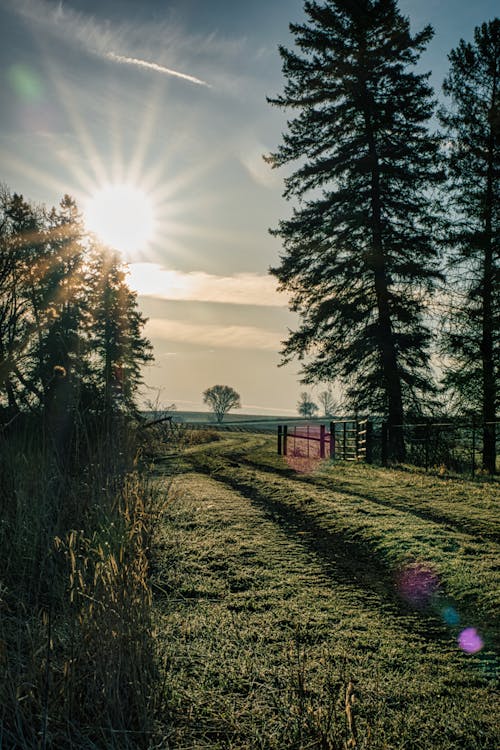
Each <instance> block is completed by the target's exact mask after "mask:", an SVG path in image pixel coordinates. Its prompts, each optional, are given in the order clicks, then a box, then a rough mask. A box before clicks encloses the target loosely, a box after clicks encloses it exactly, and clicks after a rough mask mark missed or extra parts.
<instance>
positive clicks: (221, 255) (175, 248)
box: [0, 0, 499, 415]
mask: <svg viewBox="0 0 500 750" xmlns="http://www.w3.org/2000/svg"><path fill="white" fill-rule="evenodd" d="M399 6H400V8H401V10H402V12H403V13H404V14H405V15H407V16H409V17H410V20H411V24H412V29H413V30H414V31H416V30H418V29H420V28H421V27H422V26H424V25H426V24H428V23H430V24H431V25H432V26H433V27H434V29H435V36H434V39H433V40H432V42H431V43H430V45H429V47H428V49H427V51H426V52H425V53H424V55H423V57H422V59H421V62H420V67H421V69H422V70H426V71H427V70H432V77H431V81H432V83H433V85H434V86H435V87H436V93H437V94H438V95H440V88H441V84H442V80H443V78H444V77H445V75H446V72H447V67H448V62H447V54H448V52H449V51H450V50H451V49H452V48H453V47H455V46H456V45H457V43H458V42H459V40H460V39H461V38H464V39H466V40H469V39H471V38H472V35H473V30H474V27H475V26H477V25H479V24H481V23H483V22H484V21H487V20H490V19H492V18H493V17H494V16H495V15H498V11H499V7H498V0H475V2H474V3H471V2H470V0H440V1H439V2H438V1H437V0H400V3H399ZM303 19H304V11H303V3H302V0H252V2H248V1H247V2H241V1H238V0H142V1H141V2H137V1H136V0H99V1H96V0H62V1H59V0H0V70H1V72H0V97H1V102H2V104H1V106H0V182H2V183H5V184H7V185H8V187H9V188H10V189H11V190H12V191H15V192H17V193H21V194H23V195H24V197H25V198H26V199H28V200H30V201H33V202H35V203H43V204H46V205H48V206H51V205H57V203H58V202H59V200H60V199H61V197H62V196H63V194H65V193H69V194H70V195H72V196H74V197H75V198H76V200H77V201H78V203H79V205H80V206H81V207H82V209H83V210H84V211H85V212H86V213H85V215H86V216H87V217H91V215H92V207H94V208H95V206H96V204H97V205H104V197H106V200H108V198H109V200H110V201H111V203H108V204H106V208H107V214H108V216H109V215H110V214H111V215H113V212H114V214H115V217H116V218H115V223H119V224H120V226H121V231H122V233H121V236H120V234H118V235H114V236H113V235H111V237H110V238H106V239H107V241H109V242H111V243H115V244H116V245H117V246H118V245H122V246H121V247H119V248H118V249H120V250H122V252H123V255H124V260H125V261H126V262H127V263H128V264H129V269H130V277H129V283H130V285H131V286H132V287H133V288H134V289H135V290H136V291H137V293H138V302H139V307H140V309H141V311H142V312H143V314H144V315H145V316H146V317H147V318H148V322H147V324H146V328H145V333H146V335H147V336H148V337H149V338H150V340H151V342H152V344H153V346H154V353H155V362H154V364H152V365H151V366H148V367H147V368H146V369H145V371H144V381H145V386H146V387H145V388H144V390H143V396H142V398H143V400H144V402H145V401H147V400H148V401H152V402H158V403H159V405H160V406H166V405H168V404H172V403H175V404H176V406H177V408H178V409H179V410H183V411H184V410H199V409H204V408H206V407H204V405H203V403H202V392H203V391H204V390H205V389H206V388H208V387H209V386H212V385H215V384H216V383H221V384H227V385H230V386H232V387H233V388H235V389H236V390H237V391H238V392H239V393H240V395H241V401H242V407H243V408H242V412H246V413H249V414H282V415H287V414H294V413H296V404H297V400H298V397H299V394H300V393H301V392H302V391H304V390H309V391H311V392H312V393H313V395H314V393H315V392H316V393H317V392H318V391H320V390H323V389H324V387H325V385H319V386H318V387H317V388H315V389H311V388H310V387H308V388H307V389H306V388H305V387H304V386H303V385H301V384H300V382H299V370H300V365H299V363H291V364H289V365H287V366H285V367H278V364H279V362H280V355H279V351H280V342H281V341H282V340H284V339H285V338H286V336H287V330H288V328H293V327H294V326H295V322H296V318H295V316H294V315H293V314H292V313H291V312H289V311H288V308H287V298H286V295H283V294H278V292H277V291H276V284H275V279H274V277H272V276H270V275H269V273H268V269H269V267H272V266H273V265H275V264H276V263H277V262H278V260H279V255H280V242H279V239H278V238H276V237H273V236H271V235H270V234H269V231H268V230H269V228H272V227H276V225H277V223H278V222H279V220H280V219H281V218H284V217H286V216H288V215H289V214H290V211H291V206H290V205H289V204H287V203H286V201H285V200H284V199H283V198H282V192H283V176H284V175H283V172H282V171H280V170H271V169H270V167H269V166H268V165H267V164H266V163H265V162H264V160H263V159H262V155H263V154H267V153H270V152H271V151H273V150H275V149H276V147H277V146H278V144H279V142H280V140H281V134H282V133H283V132H284V131H285V130H286V116H285V115H284V114H283V113H282V112H280V111H278V110H277V109H276V108H273V107H271V106H270V105H269V104H267V102H266V96H275V95H277V94H278V93H280V92H281V91H282V88H283V78H282V74H281V63H280V58H279V54H278V45H279V44H284V45H285V46H292V44H293V39H292V37H291V35H290V33H289V29H288V25H289V23H290V22H300V21H302V20H303ZM110 186H111V187H110ZM124 186H127V190H128V193H124V192H123V189H124ZM117 190H118V191H119V190H122V192H121V193H117ZM118 195H119V197H120V198H121V202H120V209H119V210H117V209H116V205H113V203H112V200H113V196H114V198H115V200H116V198H117V196H118ZM127 201H128V202H129V203H130V205H127ZM89 221H90V218H89ZM95 221H96V222H97V224H96V225H95V226H94V229H95V231H101V227H100V226H99V217H97V219H95ZM131 222H132V223H131ZM137 228H138V231H139V236H137V237H135V236H134V232H135V231H136V229H137ZM102 231H104V229H103V230H102ZM141 231H142V236H141ZM132 239H133V240H134V242H132ZM141 243H142V244H141Z"/></svg>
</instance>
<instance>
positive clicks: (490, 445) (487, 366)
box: [481, 77, 497, 474]
mask: <svg viewBox="0 0 500 750" xmlns="http://www.w3.org/2000/svg"><path fill="white" fill-rule="evenodd" d="M496 90H497V81H496V77H495V78H494V79H493V91H492V99H491V113H492V117H491V121H490V132H489V137H488V172H487V182H486V195H485V215H484V266H483V267H484V275H483V284H482V297H483V299H482V303H483V304H482V307H483V320H482V337H481V361H482V371H483V394H482V395H483V403H482V412H483V455H482V464H483V469H485V470H486V471H487V472H489V473H490V474H494V473H495V470H496V429H495V425H494V424H492V423H493V422H494V421H495V417H496V414H495V402H496V383H495V367H494V362H493V329H494V320H493V288H494V274H495V269H494V263H493V228H492V217H493V202H494V191H493V172H494V163H493V161H494V149H495V133H494V130H493V113H494V108H495V102H496V96H497V93H496Z"/></svg>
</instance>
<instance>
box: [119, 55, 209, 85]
mask: <svg viewBox="0 0 500 750" xmlns="http://www.w3.org/2000/svg"><path fill="white" fill-rule="evenodd" d="M106 57H107V58H108V59H110V60H115V61H116V62H120V63H126V64H127V65H138V66H139V67H140V68H148V69H149V70H155V71H156V72H157V73H165V74H166V75H169V76H175V77H176V78H183V79H184V80H185V81H190V82H191V83H196V84H197V85H198V86H208V87H209V88H211V86H210V84H209V83H207V82H206V81H202V80H201V79H200V78H195V77H194V76H190V75H187V73H179V71H178V70H172V69H171V68H165V67H164V66H163V65H158V63H152V62H148V61H147V60H139V59H138V58H136V57H125V55H116V54H115V53H114V52H106Z"/></svg>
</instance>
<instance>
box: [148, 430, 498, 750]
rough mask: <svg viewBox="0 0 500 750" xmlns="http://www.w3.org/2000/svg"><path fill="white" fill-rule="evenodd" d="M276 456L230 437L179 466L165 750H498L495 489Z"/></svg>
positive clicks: (170, 526) (168, 588) (164, 569)
mask: <svg viewBox="0 0 500 750" xmlns="http://www.w3.org/2000/svg"><path fill="white" fill-rule="evenodd" d="M274 451H275V441H274V440H273V439H271V438H266V437H264V436H243V437H242V436H238V437H236V436H229V437H227V438H224V439H222V440H220V441H218V442H217V443H214V444H212V445H211V444H207V445H203V446H193V447H191V448H189V449H187V450H186V451H185V453H184V455H183V458H182V463H181V464H180V465H179V467H178V470H179V474H178V476H177V479H176V489H175V492H174V495H173V498H172V501H171V503H170V505H169V509H168V511H167V518H166V522H165V524H164V525H163V526H162V530H161V532H160V535H159V542H158V548H157V551H156V556H155V560H154V577H153V591H154V595H155V602H156V608H155V627H156V636H157V647H158V658H159V659H160V661H161V663H162V665H163V667H162V669H163V677H164V685H163V692H162V696H161V709H160V712H159V723H158V727H157V729H158V732H159V734H160V736H161V738H162V739H161V746H162V747H165V748H176V749H177V750H181V749H185V750H187V748H275V749H276V750H283V749H284V748H297V749H298V748H303V749H304V750H305V749H306V748H325V749H337V748H338V749H340V748H350V747H357V748H373V750H382V749H383V748H385V749H387V750H392V749H393V748H394V749H396V748H398V749H399V748H401V749H402V748H408V749H410V748H411V749H412V750H429V749H430V748H438V749H439V750H452V749H453V750H455V749H458V748H461V749H463V750H488V749H491V750H493V748H497V747H498V746H499V741H500V734H499V725H498V716H499V714H500V711H499V708H500V706H499V703H498V697H497V694H496V692H495V687H496V669H497V657H496V655H495V654H496V646H497V643H496V640H495V638H496V635H497V634H498V613H499V607H498V603H499V601H498V577H495V576H496V573H495V571H496V570H497V568H495V566H498V559H499V558H498V536H497V533H498V521H497V520H496V515H495V504H498V498H499V486H498V484H494V483H491V482H490V483H487V482H482V483H472V482H469V481H465V480H446V479H440V478H436V477H428V476H425V475H422V474H413V473H411V472H409V471H402V470H389V469H385V470H384V469H379V468H374V467H369V466H365V465H355V464H337V465H331V464H329V463H325V464H322V465H317V466H314V465H313V466H311V465H310V464H307V462H306V461H304V462H303V463H302V464H300V460H299V461H297V460H295V463H293V461H292V462H291V463H292V465H290V464H287V463H286V461H285V460H284V459H282V458H279V457H277V456H276V455H275V453H274ZM158 478H159V480H160V481H161V478H162V477H161V471H160V472H159V477H158Z"/></svg>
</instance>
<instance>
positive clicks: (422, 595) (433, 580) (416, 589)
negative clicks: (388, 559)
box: [397, 562, 439, 608]
mask: <svg viewBox="0 0 500 750" xmlns="http://www.w3.org/2000/svg"><path fill="white" fill-rule="evenodd" d="M397 588H398V591H399V593H400V595H401V596H402V597H403V599H406V601H407V602H409V603H410V604H412V605H413V606H415V607H419V608H423V607H425V606H427V605H428V604H430V602H431V599H432V598H433V596H434V595H435V594H436V593H437V591H438V589H439V578H438V576H437V574H436V573H435V572H434V571H433V570H432V569H431V568H429V567H428V566H426V565H424V564H423V563H418V562H416V563H411V564H410V565H407V566H406V567H405V568H403V570H402V571H401V572H400V574H399V576H398V580H397Z"/></svg>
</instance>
